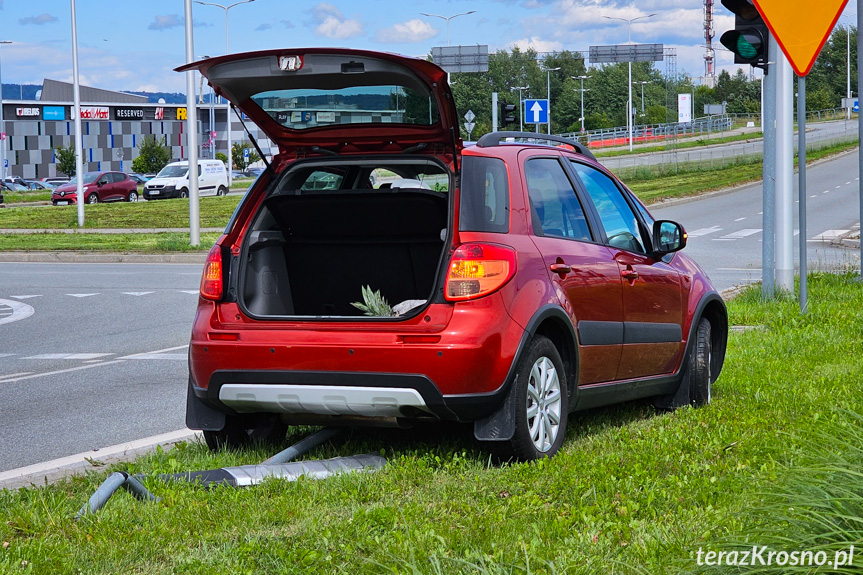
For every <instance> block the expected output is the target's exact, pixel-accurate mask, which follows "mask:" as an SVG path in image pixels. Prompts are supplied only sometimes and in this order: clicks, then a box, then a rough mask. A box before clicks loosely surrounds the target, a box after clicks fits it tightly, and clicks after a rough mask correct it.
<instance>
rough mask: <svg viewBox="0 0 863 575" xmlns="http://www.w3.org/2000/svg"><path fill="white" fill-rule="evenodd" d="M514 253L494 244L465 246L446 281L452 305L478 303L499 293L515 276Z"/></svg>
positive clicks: (451, 266)
mask: <svg viewBox="0 0 863 575" xmlns="http://www.w3.org/2000/svg"><path fill="white" fill-rule="evenodd" d="M515 265H516V261H515V250H513V249H512V248H508V247H505V246H499V245H494V244H463V245H461V246H459V247H458V249H456V251H455V253H454V254H453V256H452V260H451V261H450V265H449V273H448V274H447V278H446V288H445V290H444V291H445V297H446V299H447V300H449V301H462V300H468V299H475V298H478V297H482V296H485V295H488V294H490V293H492V292H495V291H497V290H499V289H500V288H501V287H503V286H504V284H506V282H508V281H509V280H510V279H512V276H514V275H515Z"/></svg>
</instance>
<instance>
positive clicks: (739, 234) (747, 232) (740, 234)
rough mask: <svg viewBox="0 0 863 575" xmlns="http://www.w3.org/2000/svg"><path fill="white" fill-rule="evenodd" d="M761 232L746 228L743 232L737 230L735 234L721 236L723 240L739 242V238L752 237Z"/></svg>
mask: <svg viewBox="0 0 863 575" xmlns="http://www.w3.org/2000/svg"><path fill="white" fill-rule="evenodd" d="M760 231H761V228H746V229H743V230H739V231H736V232H732V233H730V234H726V235H724V236H722V238H721V239H723V240H739V239H741V238H745V237H747V236H752V235H755V234H757V233H759V232H760Z"/></svg>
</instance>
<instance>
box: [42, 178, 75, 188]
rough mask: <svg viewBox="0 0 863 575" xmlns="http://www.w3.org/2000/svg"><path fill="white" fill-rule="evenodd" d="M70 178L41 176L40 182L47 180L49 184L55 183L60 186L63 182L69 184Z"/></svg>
mask: <svg viewBox="0 0 863 575" xmlns="http://www.w3.org/2000/svg"><path fill="white" fill-rule="evenodd" d="M69 180H70V178H63V177H60V176H57V177H53V178H39V181H40V182H46V183H49V184H54V185H55V186H60V185H62V184H68V183H69Z"/></svg>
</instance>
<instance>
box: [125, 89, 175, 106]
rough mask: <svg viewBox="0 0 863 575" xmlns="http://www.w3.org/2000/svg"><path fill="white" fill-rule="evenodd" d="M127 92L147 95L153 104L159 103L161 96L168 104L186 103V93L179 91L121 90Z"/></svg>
mask: <svg viewBox="0 0 863 575" xmlns="http://www.w3.org/2000/svg"><path fill="white" fill-rule="evenodd" d="M120 91H121V92H123V93H125V94H134V95H136V96H146V97H147V98H148V100H147V101H148V102H150V103H151V104H158V103H159V98H163V99H164V100H165V103H166V104H185V103H186V95H185V94H180V93H178V92H132V91H131V90H120Z"/></svg>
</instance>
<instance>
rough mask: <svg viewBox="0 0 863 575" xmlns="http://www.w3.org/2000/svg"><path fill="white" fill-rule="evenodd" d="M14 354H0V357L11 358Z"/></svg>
mask: <svg viewBox="0 0 863 575" xmlns="http://www.w3.org/2000/svg"><path fill="white" fill-rule="evenodd" d="M13 355H15V354H14V353H0V357H12V356H13Z"/></svg>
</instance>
